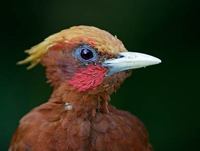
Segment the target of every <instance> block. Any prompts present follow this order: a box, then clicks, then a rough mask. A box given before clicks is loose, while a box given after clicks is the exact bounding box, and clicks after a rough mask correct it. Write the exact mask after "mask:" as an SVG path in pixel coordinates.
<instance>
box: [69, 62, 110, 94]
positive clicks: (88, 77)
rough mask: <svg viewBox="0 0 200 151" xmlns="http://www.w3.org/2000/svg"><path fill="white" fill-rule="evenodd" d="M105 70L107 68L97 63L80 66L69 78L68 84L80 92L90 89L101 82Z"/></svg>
mask: <svg viewBox="0 0 200 151" xmlns="http://www.w3.org/2000/svg"><path fill="white" fill-rule="evenodd" d="M106 72H107V69H106V68H104V67H101V66H99V65H88V66H87V67H85V68H84V67H83V68H80V69H79V70H78V71H77V72H76V73H75V74H74V76H73V77H72V79H70V80H69V84H71V85H72V86H73V87H74V88H76V89H77V90H78V91H80V92H83V91H87V90H92V89H94V88H96V87H97V86H99V85H100V84H101V83H102V82H103V79H104V77H105V75H106Z"/></svg>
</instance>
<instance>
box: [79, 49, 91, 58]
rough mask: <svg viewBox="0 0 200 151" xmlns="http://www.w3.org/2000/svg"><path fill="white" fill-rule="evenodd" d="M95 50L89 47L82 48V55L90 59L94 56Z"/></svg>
mask: <svg viewBox="0 0 200 151" xmlns="http://www.w3.org/2000/svg"><path fill="white" fill-rule="evenodd" d="M93 56H94V55H93V52H92V51H91V50H90V49H87V48H83V49H82V50H81V57H82V58H83V59H85V60H89V59H91V58H93Z"/></svg>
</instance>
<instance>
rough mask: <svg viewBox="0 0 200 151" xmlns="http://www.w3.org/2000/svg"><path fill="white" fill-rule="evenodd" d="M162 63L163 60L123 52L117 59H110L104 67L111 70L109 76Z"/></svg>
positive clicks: (136, 53)
mask: <svg viewBox="0 0 200 151" xmlns="http://www.w3.org/2000/svg"><path fill="white" fill-rule="evenodd" d="M159 63H161V60H160V59H158V58H156V57H153V56H150V55H147V54H143V53H138V52H121V53H119V55H118V57H117V58H115V59H108V60H105V61H104V62H103V66H104V67H107V68H108V69H109V71H108V73H107V75H112V74H114V73H117V72H120V71H125V70H130V69H136V68H141V67H146V66H150V65H155V64H159Z"/></svg>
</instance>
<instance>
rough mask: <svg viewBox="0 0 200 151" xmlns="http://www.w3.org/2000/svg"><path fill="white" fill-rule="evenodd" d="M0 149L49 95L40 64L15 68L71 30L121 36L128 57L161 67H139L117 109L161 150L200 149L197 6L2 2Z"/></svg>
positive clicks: (129, 1)
mask: <svg viewBox="0 0 200 151" xmlns="http://www.w3.org/2000/svg"><path fill="white" fill-rule="evenodd" d="M0 7H1V9H0V17H1V25H0V26H1V28H0V33H1V36H0V42H1V48H0V49H1V59H0V61H1V63H0V66H1V74H0V86H1V87H0V100H1V101H0V119H1V123H0V129H1V132H0V150H1V151H4V150H7V149H8V145H9V142H10V139H11V136H12V133H13V132H14V130H15V128H16V127H17V125H18V122H19V120H20V118H21V117H22V116H23V115H24V114H26V113H27V112H28V111H30V110H31V109H32V108H33V107H35V106H38V105H39V104H41V103H43V102H45V101H47V100H48V97H49V95H50V93H51V89H50V88H49V86H48V84H46V79H45V74H44V69H43V68H42V67H40V66H38V67H36V68H34V69H32V70H30V71H26V69H25V67H24V66H16V62H17V61H18V60H20V59H23V58H24V57H25V54H24V53H23V50H25V49H27V48H29V47H31V46H33V45H35V44H37V43H38V42H40V41H41V40H42V39H44V38H45V37H47V36H48V35H50V34H52V33H55V32H58V31H60V30H61V29H64V28H68V27H70V26H73V25H80V24H85V25H93V26H97V27H99V28H102V29H105V30H107V31H109V32H111V33H113V34H116V35H117V36H118V37H119V38H120V39H121V40H122V41H123V42H124V44H125V46H126V47H127V49H129V50H130V51H139V52H144V53H148V54H151V55H154V56H157V57H159V58H161V59H162V61H163V63H162V64H160V65H157V66H152V67H149V68H145V69H138V70H135V71H134V72H133V76H132V77H131V78H129V79H127V81H126V82H125V83H124V84H123V85H122V87H121V89H120V90H119V91H118V92H117V93H116V94H114V95H113V96H112V102H111V103H112V104H113V105H115V106H117V107H118V108H120V109H123V110H128V111H130V112H131V113H133V114H135V115H137V116H138V117H139V118H140V119H141V120H142V121H143V122H144V123H145V125H146V127H147V129H148V131H149V134H150V141H151V143H152V144H153V146H154V149H155V150H157V151H169V150H170V151H179V150H181V151H188V150H197V147H198V143H199V141H200V120H199V115H200V110H199V106H200V97H199V85H200V80H199V79H200V78H199V77H200V71H199V65H200V63H199V58H200V45H199V44H200V37H199V35H200V29H199V28H200V21H199V16H200V13H199V10H200V4H199V3H198V2H195V1H189V0H162V1H161V0H151V1H149V0H123V1H122V0H121V1H119V0H109V1H108V0H101V1H94V0H93V1H73V0H68V1H66V0H57V1H53V0H51V1H50V0H49V1H45V0H34V1H27V0H21V1H2V2H1V6H0Z"/></svg>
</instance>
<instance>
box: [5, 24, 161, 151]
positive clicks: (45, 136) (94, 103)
mask: <svg viewBox="0 0 200 151" xmlns="http://www.w3.org/2000/svg"><path fill="white" fill-rule="evenodd" d="M26 52H27V53H28V54H29V57H28V58H26V59H25V60H23V61H21V62H19V64H24V63H31V65H30V66H29V68H32V67H34V66H35V65H37V64H38V63H41V64H42V65H43V66H44V67H45V68H46V75H47V79H48V82H49V83H50V84H51V85H52V86H53V93H52V95H51V97H50V98H49V101H48V102H47V103H45V104H42V105H40V106H39V107H36V108H35V109H33V110H32V111H30V112H29V113H28V114H27V115H25V116H24V117H23V118H22V119H21V121H20V124H19V127H18V128H17V130H16V132H15V134H14V135H13V138H12V141H11V145H10V148H9V151H151V150H152V149H151V145H150V144H149V142H148V134H147V131H146V129H145V128H144V126H143V124H142V123H141V122H140V121H139V119H138V118H137V117H135V116H133V115H131V114H130V113H128V112H125V111H120V110H118V109H116V108H114V107H113V106H111V105H110V104H109V100H110V95H111V94H112V93H113V92H114V91H116V90H117V88H119V86H120V85H121V83H122V82H123V81H124V79H125V78H127V77H128V76H129V75H130V72H129V69H133V68H139V67H142V66H148V65H153V64H157V63H159V62H160V60H159V59H157V58H155V57H152V56H149V55H144V54H140V53H132V52H127V50H126V48H125V47H124V45H123V44H122V42H121V41H120V40H118V39H117V37H116V36H115V37H114V36H112V35H111V34H109V33H108V32H106V31H103V30H100V29H98V28H95V27H90V26H75V27H72V28H69V29H66V30H63V31H61V32H59V33H57V34H54V35H52V36H50V37H48V38H47V39H45V40H44V41H43V42H41V43H40V44H38V45H36V46H34V47H32V48H31V49H30V50H28V51H26Z"/></svg>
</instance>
